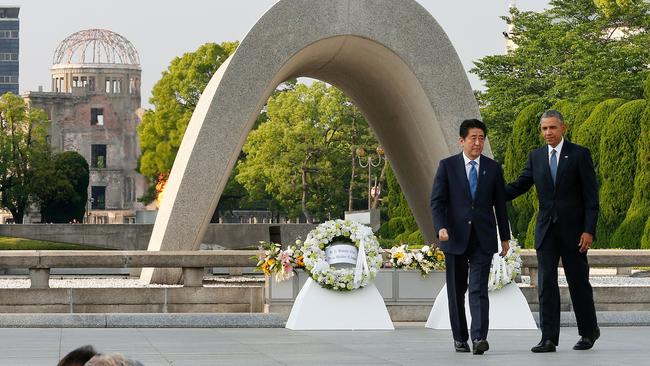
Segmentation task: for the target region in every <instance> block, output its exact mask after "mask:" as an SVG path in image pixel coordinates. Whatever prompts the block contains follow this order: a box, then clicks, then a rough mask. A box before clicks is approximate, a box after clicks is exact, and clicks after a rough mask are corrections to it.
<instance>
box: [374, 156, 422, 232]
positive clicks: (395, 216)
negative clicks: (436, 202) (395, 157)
mask: <svg viewBox="0 0 650 366" xmlns="http://www.w3.org/2000/svg"><path fill="white" fill-rule="evenodd" d="M386 185H387V186H388V194H387V195H386V196H385V197H384V199H383V204H384V205H386V207H387V211H388V217H389V219H388V221H386V222H384V223H383V224H382V226H381V228H380V229H379V235H380V236H381V237H382V238H389V239H395V241H396V242H397V243H410V244H422V243H423V242H424V239H423V237H422V234H421V233H420V230H419V229H418V225H417V223H416V222H415V218H414V217H413V213H412V212H411V209H410V208H409V205H408V203H407V202H406V197H404V193H402V190H401V189H400V186H399V182H397V177H395V173H394V172H393V169H392V168H391V167H390V165H389V166H388V167H387V168H386Z"/></svg>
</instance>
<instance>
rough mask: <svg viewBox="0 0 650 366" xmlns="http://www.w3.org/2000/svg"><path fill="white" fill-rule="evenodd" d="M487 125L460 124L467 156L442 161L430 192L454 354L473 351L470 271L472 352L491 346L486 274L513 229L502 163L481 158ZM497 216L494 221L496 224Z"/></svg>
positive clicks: (464, 153)
mask: <svg viewBox="0 0 650 366" xmlns="http://www.w3.org/2000/svg"><path fill="white" fill-rule="evenodd" d="M486 135H487V127H486V126H485V124H484V123H483V122H481V121H479V120H477V119H469V120H465V121H463V123H462V124H461V125H460V145H461V146H462V148H463V152H462V153H460V154H458V155H454V156H451V157H449V158H446V159H443V160H441V161H440V164H439V165H438V171H437V173H436V176H435V179H434V182H433V189H432V193H431V211H432V213H433V224H434V227H435V229H436V231H437V235H438V239H439V246H440V249H442V251H443V252H444V253H445V263H446V265H447V299H448V301H449V320H450V323H451V330H452V333H453V336H454V347H455V349H456V352H469V351H470V349H469V345H468V343H467V340H468V337H469V334H468V332H467V319H466V317H465V291H467V288H468V283H467V280H468V279H467V275H468V271H469V309H470V314H471V315H472V324H471V330H470V332H471V336H472V346H473V353H474V354H483V353H484V352H485V351H487V350H488V349H489V348H490V346H489V344H488V341H487V333H488V325H489V319H488V317H489V311H490V309H489V307H490V304H489V298H488V276H489V273H490V264H491V263H492V256H493V255H494V253H496V252H497V251H498V242H497V229H496V226H497V223H498V226H499V235H500V237H501V248H502V251H501V255H502V256H503V255H505V254H506V253H507V252H508V250H509V244H508V241H509V240H510V229H509V226H508V214H507V212H506V200H505V192H504V185H505V183H504V180H503V172H502V170H501V167H500V166H499V164H498V163H496V162H495V161H494V160H492V159H490V158H488V157H486V156H484V155H481V153H482V152H483V146H484V144H485V137H486ZM495 212H496V220H495Z"/></svg>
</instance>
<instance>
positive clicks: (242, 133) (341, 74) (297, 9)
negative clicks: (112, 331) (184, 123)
mask: <svg viewBox="0 0 650 366" xmlns="http://www.w3.org/2000/svg"><path fill="white" fill-rule="evenodd" d="M302 76H304V77H312V78H315V79H320V80H323V81H325V82H328V83H331V84H332V85H335V86H337V87H338V88H340V89H341V90H343V91H344V92H345V93H346V94H347V95H348V96H349V97H350V98H351V99H352V100H353V101H354V102H355V104H356V105H357V106H358V107H359V109H360V110H361V112H362V113H363V114H364V116H365V117H366V119H367V120H368V123H369V124H370V126H371V128H372V129H373V131H374V132H375V134H376V136H377V138H378V139H379V141H380V143H381V144H382V146H383V147H384V150H385V152H386V157H387V158H388V159H389V161H390V162H391V165H392V167H393V169H394V171H395V175H396V177H397V179H398V181H399V183H400V185H401V187H402V190H403V192H404V194H405V196H406V199H407V201H408V202H409V206H410V207H411V210H412V211H413V214H414V216H415V219H416V221H417V223H418V226H419V227H420V229H421V230H422V233H423V235H424V237H425V240H427V241H432V240H433V239H434V237H435V235H434V233H433V223H432V218H431V212H430V208H429V196H430V192H431V184H432V182H433V175H434V174H435V169H436V168H437V164H438V161H439V160H440V159H441V158H443V157H446V156H448V155H450V154H451V153H455V152H458V151H460V150H459V147H458V143H457V140H458V125H459V123H460V121H462V120H463V119H465V118H477V117H478V116H479V109H478V105H477V103H476V100H475V98H474V95H473V92H472V89H471V87H470V84H469V81H468V80H467V76H466V75H465V71H464V69H463V67H462V65H461V63H460V61H459V59H458V56H457V54H456V52H455V50H454V48H453V46H452V44H451V42H450V41H449V39H448V38H447V35H446V34H445V32H444V31H443V30H442V28H441V27H440V26H439V25H438V23H437V22H436V21H435V20H434V18H433V17H432V16H431V14H429V13H428V12H427V11H426V10H425V9H424V8H423V7H422V6H421V5H419V4H418V3H417V2H415V1H413V0H403V1H379V0H328V1H314V0H281V1H279V2H278V3H277V4H275V5H274V6H273V7H272V8H271V9H270V10H269V11H268V12H267V13H266V14H264V15H263V16H262V17H261V18H260V20H259V21H258V22H257V23H256V24H255V26H253V28H252V29H251V30H250V31H249V33H248V34H247V35H246V37H245V38H244V40H243V41H242V42H241V44H240V46H239V48H238V49H237V50H236V52H235V53H234V54H233V55H232V56H231V57H230V58H229V59H228V60H226V62H224V64H223V65H222V66H221V67H220V68H219V70H218V71H217V73H216V74H215V75H214V76H213V78H212V80H210V82H209V83H208V85H207V87H206V88H205V90H204V92H203V95H202V96H201V98H200V100H199V103H198V105H197V107H196V109H195V111H194V114H193V115H192V118H191V120H190V122H189V125H188V127H187V130H186V132H185V136H184V138H183V142H182V144H181V146H180V149H179V151H178V155H177V157H176V160H175V162H174V166H173V168H172V171H171V174H170V178H169V181H168V182H167V186H166V190H165V199H164V200H163V202H162V205H161V207H160V211H159V212H158V217H157V219H156V223H155V225H154V229H153V233H152V236H151V240H150V242H149V250H197V249H198V247H199V245H200V241H201V239H202V238H203V235H204V233H205V229H206V227H207V225H208V223H209V222H210V219H211V217H212V214H213V212H214V209H215V208H216V206H217V203H218V201H219V197H220V195H221V193H222V191H223V189H224V186H225V184H226V182H227V180H228V177H229V174H230V172H231V170H232V169H233V166H234V164H235V162H236V160H237V157H238V155H239V153H240V151H241V149H242V146H243V144H244V141H245V139H246V137H247V135H248V133H249V131H250V130H251V128H252V126H253V124H254V122H255V119H256V118H257V116H258V115H259V113H260V110H261V109H262V107H263V106H264V104H265V102H266V101H267V99H268V97H269V96H270V95H271V93H272V92H273V90H275V88H276V87H277V86H278V85H279V84H280V83H282V82H283V81H285V80H287V79H290V78H296V77H302ZM488 150H489V148H488ZM142 278H143V279H144V280H146V281H153V282H158V283H172V282H175V281H178V280H179V278H180V277H179V272H172V271H161V270H156V271H155V272H153V271H152V270H144V271H143V274H142Z"/></svg>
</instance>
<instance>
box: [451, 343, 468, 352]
mask: <svg viewBox="0 0 650 366" xmlns="http://www.w3.org/2000/svg"><path fill="white" fill-rule="evenodd" d="M454 348H456V352H469V344H467V342H459V341H454Z"/></svg>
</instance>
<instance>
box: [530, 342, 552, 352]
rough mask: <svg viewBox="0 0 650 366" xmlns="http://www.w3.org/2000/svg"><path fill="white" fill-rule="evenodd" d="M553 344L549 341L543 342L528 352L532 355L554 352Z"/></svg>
mask: <svg viewBox="0 0 650 366" xmlns="http://www.w3.org/2000/svg"><path fill="white" fill-rule="evenodd" d="M555 347H556V346H555V343H553V342H552V341H550V340H548V339H547V340H545V341H541V342H539V343H537V345H535V346H534V347H533V348H531V349H530V350H531V351H532V352H533V353H546V352H555Z"/></svg>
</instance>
